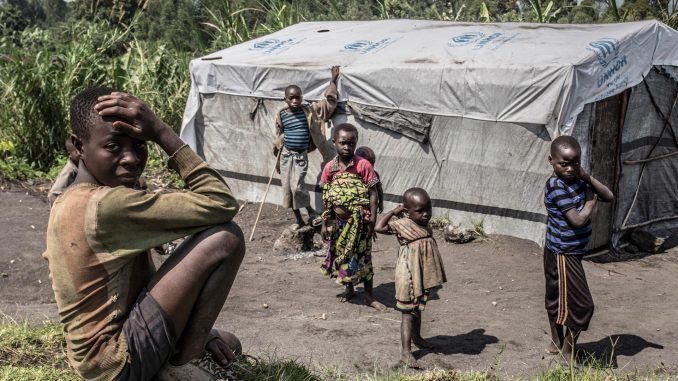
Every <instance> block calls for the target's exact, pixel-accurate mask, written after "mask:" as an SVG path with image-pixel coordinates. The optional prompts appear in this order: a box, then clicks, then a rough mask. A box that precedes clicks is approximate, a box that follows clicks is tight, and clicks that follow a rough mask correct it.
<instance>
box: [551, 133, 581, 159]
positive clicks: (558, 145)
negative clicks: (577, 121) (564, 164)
mask: <svg viewBox="0 0 678 381" xmlns="http://www.w3.org/2000/svg"><path fill="white" fill-rule="evenodd" d="M568 148H569V149H573V150H575V151H577V152H581V146H580V145H579V142H578V141H577V139H575V138H573V137H572V136H565V135H562V136H559V137H557V138H555V139H553V142H551V155H553V154H554V153H556V152H559V151H562V150H565V149H568Z"/></svg>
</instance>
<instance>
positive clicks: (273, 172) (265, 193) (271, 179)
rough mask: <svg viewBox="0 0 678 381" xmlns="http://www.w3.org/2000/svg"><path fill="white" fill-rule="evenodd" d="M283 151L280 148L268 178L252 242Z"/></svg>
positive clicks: (251, 235) (252, 234)
mask: <svg viewBox="0 0 678 381" xmlns="http://www.w3.org/2000/svg"><path fill="white" fill-rule="evenodd" d="M281 153H282V148H280V149H279V150H278V156H276V158H275V164H274V165H273V171H271V177H269V179H268V184H266V192H264V199H263V200H261V204H260V205H259V211H258V212H257V218H256V219H255V220H254V226H252V233H250V242H252V238H254V231H255V230H257V224H258V223H259V217H261V209H263V208H264V202H266V196H268V189H269V188H270V187H271V181H273V176H274V175H275V168H276V167H277V166H278V160H279V159H280V154H281Z"/></svg>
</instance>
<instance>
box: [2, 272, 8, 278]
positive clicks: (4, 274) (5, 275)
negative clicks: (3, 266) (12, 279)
mask: <svg viewBox="0 0 678 381" xmlns="http://www.w3.org/2000/svg"><path fill="white" fill-rule="evenodd" d="M8 276H9V275H7V273H0V278H7V277H8Z"/></svg>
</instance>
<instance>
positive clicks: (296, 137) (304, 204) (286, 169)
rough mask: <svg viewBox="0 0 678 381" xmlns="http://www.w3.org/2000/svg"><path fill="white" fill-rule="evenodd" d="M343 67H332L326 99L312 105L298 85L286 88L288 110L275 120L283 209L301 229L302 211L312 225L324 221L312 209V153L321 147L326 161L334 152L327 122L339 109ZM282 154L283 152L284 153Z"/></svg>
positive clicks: (275, 153) (276, 154) (274, 152)
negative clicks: (309, 179)
mask: <svg viewBox="0 0 678 381" xmlns="http://www.w3.org/2000/svg"><path fill="white" fill-rule="evenodd" d="M338 78H339V67H338V66H334V67H332V79H331V80H330V84H329V86H328V88H327V90H325V98H326V99H325V100H322V101H319V102H314V103H312V104H310V105H308V104H304V103H303V95H302V93H301V88H299V86H296V85H290V86H287V88H286V89H285V103H286V104H287V107H285V108H283V109H282V110H280V112H278V115H277V116H276V120H275V129H276V140H275V143H274V148H273V154H274V155H275V156H278V155H280V158H279V162H278V163H276V166H277V168H278V172H279V173H280V177H281V182H282V188H283V207H285V208H292V211H293V212H294V217H295V219H296V223H297V225H298V226H304V225H305V223H304V220H303V219H302V218H301V212H300V209H304V208H305V209H306V211H307V212H308V216H309V223H310V224H313V225H315V226H317V225H318V224H320V219H319V218H318V215H317V213H316V212H315V211H314V210H313V208H311V199H310V196H309V194H308V191H307V190H306V183H305V179H306V172H307V171H308V153H309V152H312V151H314V150H315V149H316V148H320V153H321V154H322V156H323V158H325V160H329V158H330V157H331V153H330V152H329V150H328V149H327V147H328V146H329V144H328V143H327V141H326V138H325V133H324V127H323V126H324V123H325V122H326V121H327V120H329V119H330V118H331V117H332V114H333V113H334V109H335V108H336V107H337V99H338V98H339V93H338V92H337V79H338ZM280 151H282V152H280Z"/></svg>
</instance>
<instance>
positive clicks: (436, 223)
mask: <svg viewBox="0 0 678 381" xmlns="http://www.w3.org/2000/svg"><path fill="white" fill-rule="evenodd" d="M449 224H450V217H449V216H436V217H433V218H431V220H430V221H429V222H428V225H429V226H430V227H431V229H433V230H443V229H445V227H447V225H449Z"/></svg>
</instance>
